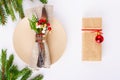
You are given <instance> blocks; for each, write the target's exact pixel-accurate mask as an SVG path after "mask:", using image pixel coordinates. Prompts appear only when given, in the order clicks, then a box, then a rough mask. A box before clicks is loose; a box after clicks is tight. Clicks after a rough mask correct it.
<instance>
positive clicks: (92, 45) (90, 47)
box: [82, 18, 102, 61]
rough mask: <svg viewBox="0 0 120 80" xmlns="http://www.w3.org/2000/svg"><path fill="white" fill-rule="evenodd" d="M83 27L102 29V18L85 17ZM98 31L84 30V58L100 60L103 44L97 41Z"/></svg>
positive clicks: (86, 59) (85, 59)
mask: <svg viewBox="0 0 120 80" xmlns="http://www.w3.org/2000/svg"><path fill="white" fill-rule="evenodd" d="M82 29H102V18H83V19H82ZM96 35H97V34H96V32H93V31H83V32H82V60H83V61H100V60H101V52H102V46H101V43H100V44H99V43H97V42H96V41H95V37H96Z"/></svg>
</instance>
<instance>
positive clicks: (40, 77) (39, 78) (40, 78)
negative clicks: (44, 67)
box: [32, 75, 43, 80]
mask: <svg viewBox="0 0 120 80" xmlns="http://www.w3.org/2000/svg"><path fill="white" fill-rule="evenodd" d="M42 79H43V75H38V76H36V77H35V78H33V79H32V80H42Z"/></svg>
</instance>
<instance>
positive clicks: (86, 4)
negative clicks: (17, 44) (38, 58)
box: [0, 0, 120, 80]
mask: <svg viewBox="0 0 120 80" xmlns="http://www.w3.org/2000/svg"><path fill="white" fill-rule="evenodd" d="M34 1H35V2H34V3H32V2H30V1H29V0H24V4H23V6H24V10H26V9H28V8H30V7H33V6H36V5H40V4H41V3H39V2H38V1H37V0H34ZM48 4H52V5H54V16H55V17H56V18H57V19H58V20H59V21H60V22H61V23H62V25H63V28H64V29H65V32H66V35H67V46H66V49H65V52H64V55H63V56H62V57H61V58H60V59H59V60H58V61H57V62H56V63H55V64H53V65H52V66H51V68H50V69H41V70H40V71H35V72H34V74H33V76H34V75H36V74H37V73H41V74H43V75H44V80H120V36H119V34H120V0H49V3H48ZM82 17H102V19H103V33H104V34H103V35H104V37H105V41H104V43H103V51H102V54H103V55H102V61H100V62H83V61H82V60H81V55H82V53H81V47H82V46H81V43H82V41H81V33H82V32H81V28H82V27H81V26H82V23H81V20H82ZM19 21H20V19H19V18H17V21H15V22H12V21H11V19H10V17H9V19H8V23H7V24H6V26H0V49H8V53H9V54H10V53H14V55H15V61H14V63H15V64H17V65H18V66H20V67H19V68H20V69H22V68H23V67H25V66H26V64H25V63H24V62H23V61H22V60H21V59H20V58H19V57H18V56H17V55H16V53H15V51H14V47H13V41H12V40H13V32H14V30H15V27H16V25H17V23H18V22H19ZM56 27H57V26H56ZM9 54H8V55H9Z"/></svg>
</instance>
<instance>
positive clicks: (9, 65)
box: [6, 54, 14, 70]
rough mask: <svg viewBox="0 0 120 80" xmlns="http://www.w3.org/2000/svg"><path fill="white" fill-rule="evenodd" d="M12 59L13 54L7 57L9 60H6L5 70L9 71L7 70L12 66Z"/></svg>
mask: <svg viewBox="0 0 120 80" xmlns="http://www.w3.org/2000/svg"><path fill="white" fill-rule="evenodd" d="M13 59H14V56H13V54H11V55H10V56H9V59H8V60H7V66H6V70H9V68H11V66H12V64H13Z"/></svg>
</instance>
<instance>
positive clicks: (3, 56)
mask: <svg viewBox="0 0 120 80" xmlns="http://www.w3.org/2000/svg"><path fill="white" fill-rule="evenodd" d="M6 51H7V50H2V56H1V61H2V80H4V79H5V70H6V62H7V59H6V55H7V54H6Z"/></svg>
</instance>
